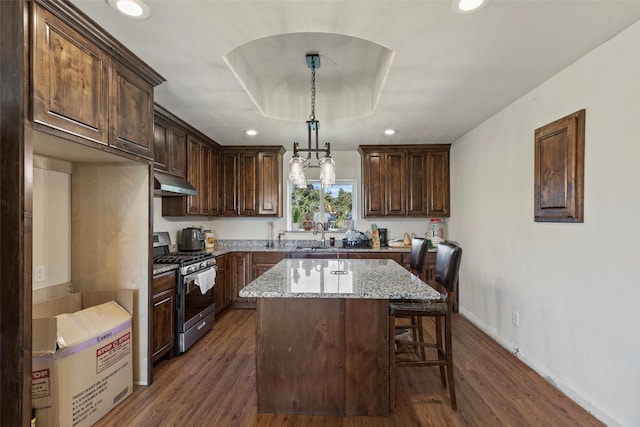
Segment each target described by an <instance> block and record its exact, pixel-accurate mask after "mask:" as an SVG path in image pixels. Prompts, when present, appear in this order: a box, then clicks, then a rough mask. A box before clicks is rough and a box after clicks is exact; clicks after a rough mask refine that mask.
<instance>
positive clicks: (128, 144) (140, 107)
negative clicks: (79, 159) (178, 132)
mask: <svg viewBox="0 0 640 427" xmlns="http://www.w3.org/2000/svg"><path fill="white" fill-rule="evenodd" d="M110 74H111V77H110V79H109V80H110V82H111V83H110V93H109V123H110V125H109V128H110V130H109V145H110V146H112V147H115V148H119V149H121V150H123V151H126V152H128V153H131V154H135V155H138V156H141V157H144V158H147V159H153V87H152V86H151V85H150V84H149V83H147V82H146V81H145V80H144V79H142V78H140V77H139V76H137V75H136V74H135V73H134V72H133V71H131V70H129V69H128V68H126V67H125V66H124V65H122V64H120V63H118V62H116V61H112V66H111V73H110Z"/></svg>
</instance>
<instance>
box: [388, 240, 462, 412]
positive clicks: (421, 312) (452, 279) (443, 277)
mask: <svg viewBox="0 0 640 427" xmlns="http://www.w3.org/2000/svg"><path fill="white" fill-rule="evenodd" d="M461 258H462V249H461V248H460V247H459V246H457V245H455V244H453V243H451V242H444V243H440V244H439V245H438V253H437V255H436V266H435V273H434V280H435V284H436V285H439V286H440V287H441V289H442V290H441V291H440V292H441V293H440V299H439V300H436V301H391V302H390V303H389V322H390V327H391V330H393V331H395V329H396V323H395V322H396V318H410V319H412V321H411V323H413V322H414V320H413V319H416V323H417V331H418V337H417V338H416V339H414V340H398V339H397V337H396V349H398V348H400V346H409V347H416V348H418V349H420V354H419V357H418V358H417V359H415V358H414V359H411V360H400V359H398V358H397V357H396V356H397V353H398V352H397V350H396V351H390V353H391V357H392V359H393V360H391V364H392V369H395V367H406V366H438V367H440V378H441V380H442V387H445V388H446V387H447V378H448V380H449V395H450V397H451V407H452V408H453V409H454V410H456V409H457V403H456V392H455V384H454V379H453V351H452V342H451V316H452V312H453V309H452V306H453V298H448V296H449V294H450V293H452V292H455V290H456V284H457V282H458V272H459V270H460V260H461ZM423 317H434V318H435V336H436V342H426V341H425V339H424V330H423V325H422V318H423ZM443 320H444V331H443V330H442V321H443ZM443 332H444V345H443ZM399 341H401V342H399ZM425 348H433V349H435V350H436V352H437V354H438V358H437V359H428V358H427V357H426V356H427V355H426V354H425V351H424V349H425ZM445 368H446V371H447V372H446V377H445ZM393 373H394V374H395V371H393Z"/></svg>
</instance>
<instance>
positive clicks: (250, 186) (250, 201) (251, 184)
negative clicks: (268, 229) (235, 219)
mask: <svg viewBox="0 0 640 427" xmlns="http://www.w3.org/2000/svg"><path fill="white" fill-rule="evenodd" d="M239 178H240V179H239V184H240V188H239V193H238V194H239V196H240V206H239V207H240V212H239V213H240V215H242V216H257V215H258V186H259V185H261V184H262V183H260V184H259V183H258V153H257V152H256V153H252V152H242V153H240V170H239Z"/></svg>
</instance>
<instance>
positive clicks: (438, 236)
mask: <svg viewBox="0 0 640 427" xmlns="http://www.w3.org/2000/svg"><path fill="white" fill-rule="evenodd" d="M425 237H426V238H427V239H428V240H430V241H431V245H432V246H433V247H437V246H438V243H440V242H444V241H445V240H446V238H447V230H446V223H445V222H444V221H443V220H442V218H431V221H429V223H428V224H427V232H426V233H425Z"/></svg>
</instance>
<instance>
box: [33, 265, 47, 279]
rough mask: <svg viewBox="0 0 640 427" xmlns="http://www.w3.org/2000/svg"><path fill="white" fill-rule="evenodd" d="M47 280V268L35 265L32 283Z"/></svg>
mask: <svg viewBox="0 0 640 427" xmlns="http://www.w3.org/2000/svg"><path fill="white" fill-rule="evenodd" d="M45 280H47V269H46V267H45V266H44V265H36V267H35V268H34V271H33V281H34V283H38V282H44V281H45Z"/></svg>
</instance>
